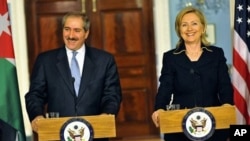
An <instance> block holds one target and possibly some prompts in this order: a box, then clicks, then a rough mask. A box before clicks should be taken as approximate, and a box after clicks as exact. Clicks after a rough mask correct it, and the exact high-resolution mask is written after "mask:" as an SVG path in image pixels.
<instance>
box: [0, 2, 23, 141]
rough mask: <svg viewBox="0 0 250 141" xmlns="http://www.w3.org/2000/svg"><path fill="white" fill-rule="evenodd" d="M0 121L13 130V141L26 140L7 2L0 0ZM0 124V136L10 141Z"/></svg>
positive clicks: (6, 131) (7, 133) (11, 134)
mask: <svg viewBox="0 0 250 141" xmlns="http://www.w3.org/2000/svg"><path fill="white" fill-rule="evenodd" d="M0 121H1V122H4V124H7V125H9V127H12V128H13V129H15V130H14V131H16V133H15V134H14V136H15V140H18V141H25V140H26V136H25V130H24V124H23V116H22V109H21V101H20V95H19V89H18V81H17V72H16V65H15V56H14V49H13V43H12V37H11V26H10V18H9V13H8V5H7V0H0ZM1 122H0V129H1V128H3V129H1V134H0V136H2V138H3V137H6V135H10V137H9V138H7V139H8V140H4V141H11V140H12V138H13V133H10V132H8V131H10V130H8V128H5V127H6V126H1V125H4V124H3V123H1ZM5 129H6V130H5ZM0 140H1V139H0Z"/></svg>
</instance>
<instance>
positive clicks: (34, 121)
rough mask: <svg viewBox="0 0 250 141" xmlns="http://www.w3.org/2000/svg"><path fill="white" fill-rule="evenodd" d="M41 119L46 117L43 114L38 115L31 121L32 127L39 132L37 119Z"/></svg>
mask: <svg viewBox="0 0 250 141" xmlns="http://www.w3.org/2000/svg"><path fill="white" fill-rule="evenodd" d="M40 119H44V117H43V116H42V115H41V116H37V117H36V118H35V119H33V120H32V122H31V127H32V130H33V131H35V132H37V129H38V127H37V121H39V120H40Z"/></svg>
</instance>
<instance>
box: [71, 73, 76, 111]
mask: <svg viewBox="0 0 250 141" xmlns="http://www.w3.org/2000/svg"><path fill="white" fill-rule="evenodd" d="M72 83H73V89H74V91H73V92H74V103H75V114H76V116H77V96H76V91H75V85H74V83H75V78H74V77H72Z"/></svg>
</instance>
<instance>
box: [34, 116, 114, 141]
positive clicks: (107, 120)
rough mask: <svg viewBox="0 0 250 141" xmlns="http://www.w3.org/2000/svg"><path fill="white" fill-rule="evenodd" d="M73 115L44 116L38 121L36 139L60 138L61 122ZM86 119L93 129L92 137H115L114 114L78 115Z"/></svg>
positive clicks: (49, 139)
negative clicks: (60, 116) (59, 116)
mask: <svg viewBox="0 0 250 141" xmlns="http://www.w3.org/2000/svg"><path fill="white" fill-rule="evenodd" d="M72 118H74V117H62V118H46V119H39V121H38V132H37V135H38V141H52V140H53V141H56V140H58V141H59V140H60V130H61V127H62V126H63V124H64V123H65V122H66V121H68V120H69V119H72ZM75 118H83V119H84V120H86V121H88V122H89V123H90V124H91V126H92V128H93V131H94V138H111V137H116V128H115V116H114V115H98V116H79V117H75Z"/></svg>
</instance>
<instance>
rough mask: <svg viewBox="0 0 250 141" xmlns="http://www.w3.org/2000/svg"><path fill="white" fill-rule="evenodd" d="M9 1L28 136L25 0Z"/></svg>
mask: <svg viewBox="0 0 250 141" xmlns="http://www.w3.org/2000/svg"><path fill="white" fill-rule="evenodd" d="M8 3H9V4H10V14H11V15H10V16H11V17H10V18H11V28H12V39H13V44H14V49H15V59H16V68H17V75H18V83H19V91H20V97H21V103H22V109H23V110H22V111H23V117H24V121H25V122H24V123H25V132H26V135H27V136H31V134H32V132H31V128H30V122H29V119H28V115H27V113H26V109H25V102H24V95H25V93H26V92H27V91H28V87H29V74H28V63H27V62H28V60H27V58H28V57H27V43H26V40H27V39H26V27H25V17H24V16H25V14H24V0H8Z"/></svg>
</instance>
